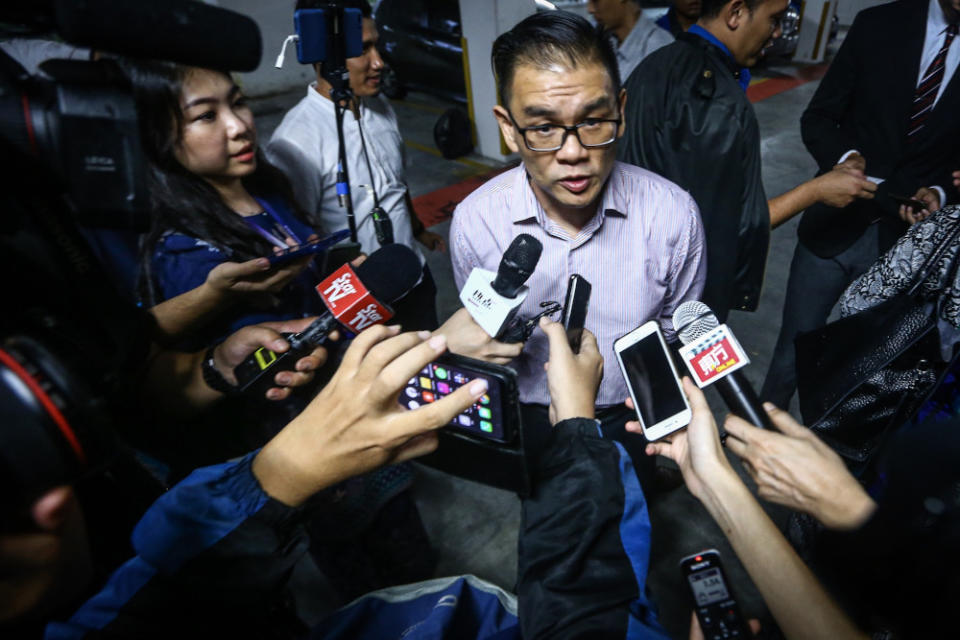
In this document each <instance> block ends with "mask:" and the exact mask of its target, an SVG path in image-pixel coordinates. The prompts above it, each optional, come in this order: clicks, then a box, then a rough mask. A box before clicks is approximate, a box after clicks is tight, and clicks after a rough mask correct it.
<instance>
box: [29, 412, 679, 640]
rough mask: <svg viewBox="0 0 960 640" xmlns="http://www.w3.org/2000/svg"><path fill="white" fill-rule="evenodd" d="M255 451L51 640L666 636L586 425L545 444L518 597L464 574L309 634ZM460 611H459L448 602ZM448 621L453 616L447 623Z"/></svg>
mask: <svg viewBox="0 0 960 640" xmlns="http://www.w3.org/2000/svg"><path fill="white" fill-rule="evenodd" d="M254 455H255V454H250V455H248V456H247V457H245V458H244V459H243V460H242V461H240V462H237V463H228V464H223V465H218V466H215V467H206V468H203V469H198V470H197V471H195V472H194V473H193V474H191V475H190V477H188V478H187V479H185V480H184V481H182V482H181V483H179V484H178V485H176V486H175V487H174V488H173V489H171V490H170V491H169V492H168V493H167V494H165V495H164V496H163V497H162V498H160V499H159V500H158V501H157V502H156V503H155V504H154V505H153V506H152V507H151V508H150V510H149V511H147V513H146V515H144V517H143V519H142V520H141V521H140V523H139V524H138V525H137V528H136V530H135V531H134V535H133V544H134V547H135V548H136V551H137V556H136V557H135V558H133V559H132V560H130V561H129V562H127V563H126V564H125V565H123V567H121V568H120V569H119V570H118V571H117V572H116V573H115V574H114V575H113V576H112V577H111V578H110V581H109V582H108V584H107V586H106V587H105V588H104V589H103V590H102V591H101V592H100V593H99V594H98V595H96V596H95V597H94V598H92V599H91V600H90V601H89V602H87V603H86V604H85V605H84V606H83V607H81V608H80V609H79V610H78V611H77V612H76V613H75V614H74V615H73V617H72V618H71V619H70V620H69V621H68V622H66V623H53V624H51V625H49V626H48V628H47V634H46V637H47V638H49V639H53V638H101V637H104V638H113V637H117V638H128V637H129V638H148V637H158V638H170V637H178V636H182V635H184V633H185V632H186V633H187V635H188V637H205V636H211V637H221V638H292V637H308V636H309V637H310V638H326V639H328V640H329V639H331V638H344V639H346V638H350V639H351V640H354V639H362V638H399V637H401V636H403V637H405V638H409V639H410V640H417V639H423V640H426V639H427V638H430V639H431V640H432V639H434V638H451V639H454V638H455V639H457V640H461V639H464V638H492V637H496V638H497V639H498V640H520V638H521V629H522V638H524V639H526V640H533V639H535V638H546V637H549V638H574V637H578V638H613V637H622V638H626V637H628V630H629V633H630V635H629V637H631V638H637V639H638V640H665V639H666V637H667V636H666V633H665V632H664V631H663V629H662V628H661V627H660V625H659V623H658V622H657V618H656V615H655V613H654V611H653V608H652V605H651V603H650V600H649V599H648V597H647V595H646V589H645V584H646V579H647V575H646V574H647V568H648V566H649V562H650V518H649V516H648V514H647V505H646V500H645V499H644V495H643V491H642V490H641V489H640V484H639V483H638V482H637V477H636V475H635V473H634V471H633V466H632V464H631V462H630V457H629V456H628V455H627V454H626V452H625V451H624V450H623V448H622V447H621V446H620V445H618V444H617V443H615V442H613V441H611V440H605V439H603V438H602V437H601V436H600V434H599V428H598V427H597V423H596V422H595V421H593V420H586V419H572V420H565V421H564V422H561V423H560V424H558V425H557V426H556V427H555V428H554V429H553V430H552V431H551V432H550V436H549V440H548V444H547V446H546V448H545V450H544V453H543V454H541V456H540V457H539V458H538V459H537V460H536V461H535V462H534V469H535V471H534V473H535V476H534V487H535V488H534V491H533V494H532V495H531V496H530V497H529V498H527V499H525V500H524V502H523V522H522V529H521V532H520V553H519V556H520V557H519V569H518V583H517V591H518V597H519V620H518V618H517V600H516V599H514V597H513V596H511V595H510V594H507V593H506V592H503V591H500V590H498V589H496V588H495V587H493V585H490V584H486V583H482V581H479V580H477V579H476V578H473V577H472V576H465V577H461V578H459V579H446V580H432V581H427V582H423V583H416V584H415V585H405V586H401V587H393V588H390V589H387V590H384V591H381V592H376V593H375V594H371V595H368V596H365V597H363V598H361V599H359V600H357V601H355V602H354V603H352V604H350V605H348V606H347V607H345V608H343V609H340V610H339V611H337V612H335V613H333V614H332V615H331V616H329V617H327V618H326V619H324V620H323V621H322V622H321V623H320V624H318V625H317V626H316V627H314V628H313V629H312V630H311V631H309V632H308V630H307V629H306V628H305V627H303V626H302V625H300V623H299V620H298V619H297V618H296V617H295V616H294V615H293V613H294V611H293V609H292V607H291V606H290V602H291V601H290V599H289V598H288V597H286V593H287V592H286V586H287V583H288V581H289V579H290V575H291V573H292V572H293V569H294V566H295V565H296V564H297V562H298V560H299V559H300V558H301V557H302V556H303V555H304V554H305V553H306V551H307V545H308V541H307V535H306V533H305V531H304V529H303V526H302V524H301V523H300V520H301V516H302V513H303V510H301V509H292V508H289V507H287V506H284V505H283V504H280V503H279V502H276V501H274V500H272V499H271V498H270V497H269V496H267V495H266V494H265V493H264V492H263V490H262V489H261V488H260V486H259V484H258V483H257V480H256V478H255V477H254V476H253V474H252V472H251V470H250V465H251V463H252V460H253V457H254ZM452 604H455V606H451V605H452ZM454 610H455V611H456V614H455V615H454V613H453V611H454Z"/></svg>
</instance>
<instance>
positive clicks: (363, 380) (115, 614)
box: [48, 326, 487, 638]
mask: <svg viewBox="0 0 960 640" xmlns="http://www.w3.org/2000/svg"><path fill="white" fill-rule="evenodd" d="M398 331H399V327H384V326H376V327H371V328H370V329H367V330H366V331H364V332H363V333H361V334H360V335H359V336H357V338H355V339H354V341H353V344H351V346H350V348H349V349H347V351H346V353H345V355H344V358H343V361H342V363H341V365H340V368H339V369H338V370H337V372H336V373H335V374H334V376H333V378H332V379H331V380H330V382H329V383H328V384H327V386H326V387H325V388H324V389H323V391H321V392H320V393H319V394H318V395H317V396H316V397H315V398H314V399H313V401H312V402H311V403H310V405H309V406H308V407H307V408H306V409H305V410H304V411H303V412H302V413H301V414H300V415H299V416H297V418H295V419H294V420H293V421H292V422H290V424H288V425H287V426H286V427H284V429H283V430H282V431H281V432H280V433H279V434H277V435H276V436H275V437H274V438H273V439H272V440H271V441H270V442H268V443H267V444H266V445H265V446H264V447H263V449H261V450H260V451H259V452H254V453H251V454H249V455H247V456H246V457H245V458H243V459H242V460H241V461H240V462H236V463H228V464H223V465H218V466H214V467H205V468H202V469H198V470H197V471H194V472H193V473H192V474H191V475H190V476H188V477H187V478H186V479H185V480H184V481H182V482H180V483H179V484H178V485H176V486H175V487H174V488H173V489H171V490H170V491H169V492H167V493H166V494H164V495H163V496H162V497H161V498H160V499H159V500H157V502H155V503H154V504H153V506H151V508H150V509H149V510H148V511H147V513H146V515H144V517H143V518H142V519H141V521H140V523H139V524H138V525H137V527H136V529H135V531H134V535H133V544H134V549H135V550H136V552H137V556H136V557H135V558H133V559H132V560H130V561H129V562H127V563H126V564H124V565H123V566H122V567H121V568H120V569H118V570H117V571H116V572H115V573H114V575H113V576H112V577H111V578H110V581H109V582H108V583H107V585H106V587H105V588H104V589H103V591H101V592H100V593H99V594H98V595H96V596H95V597H94V598H93V599H91V600H90V601H89V602H88V603H87V604H85V605H84V606H83V607H81V608H80V609H79V610H78V611H77V613H76V614H75V615H74V616H73V617H72V618H71V619H70V620H69V621H68V622H67V623H66V624H64V625H52V626H51V627H50V629H49V630H48V635H49V636H50V637H58V638H81V637H85V636H88V635H96V636H97V637H114V636H115V637H140V636H143V635H149V636H150V637H157V636H167V635H173V633H174V631H176V632H179V633H181V634H182V630H183V629H184V628H190V629H191V631H192V632H194V634H195V633H196V632H199V631H201V630H202V631H204V632H212V633H213V634H214V635H215V636H216V637H221V636H226V637H250V636H251V635H252V636H257V635H258V634H259V632H264V633H266V632H270V633H272V634H276V633H278V632H279V633H283V631H286V630H279V631H278V628H277V627H276V626H275V624H274V622H275V612H276V611H277V610H278V609H280V610H282V607H283V600H282V598H281V589H282V588H283V587H284V586H285V585H286V583H287V581H288V579H289V576H290V573H291V571H292V570H293V566H294V565H295V564H296V562H297V560H298V559H299V558H300V557H301V556H302V555H303V554H304V552H305V551H306V549H307V545H308V540H307V536H306V535H305V532H304V531H303V530H302V528H300V527H299V526H298V523H299V517H300V509H299V507H300V506H301V505H302V504H303V503H304V501H306V500H307V499H308V498H309V497H311V496H313V495H314V494H316V493H317V492H318V491H321V490H322V489H325V488H327V487H330V486H332V485H334V484H336V483H338V482H340V481H343V480H346V479H347V478H350V477H352V476H355V475H358V474H362V473H366V472H369V471H371V470H373V469H375V468H377V467H379V466H381V465H384V464H391V463H396V462H400V461H403V460H409V459H411V458H413V457H415V456H418V455H423V454H426V453H429V452H430V451H433V450H434V449H435V448H436V446H437V439H436V433H435V431H436V430H437V429H439V428H440V427H443V426H445V425H446V424H448V423H449V422H450V420H452V419H453V418H454V417H455V416H456V415H458V414H459V413H461V412H462V411H463V410H465V409H466V408H467V407H469V406H470V405H472V404H473V403H475V402H476V401H477V400H478V399H479V398H480V397H481V396H482V395H483V394H484V393H486V391H487V386H486V382H485V381H483V380H477V381H474V382H473V383H472V384H470V385H464V386H463V387H461V388H459V389H457V390H456V391H455V392H454V393H452V394H450V395H448V396H446V397H445V398H443V399H442V400H439V401H437V402H434V403H431V404H429V405H426V406H424V407H421V408H419V409H417V410H415V411H407V410H406V409H403V408H402V407H401V406H400V405H399V404H398V403H397V401H396V398H397V394H399V393H400V390H401V389H402V388H403V386H404V385H405V383H406V381H407V380H409V379H410V378H411V377H412V376H414V375H415V374H416V372H417V371H419V370H420V369H422V368H423V367H424V366H425V365H426V364H428V363H429V362H431V361H432V360H434V359H436V357H437V356H438V355H440V354H441V353H442V352H443V351H444V350H445V348H446V342H445V340H444V339H443V337H442V336H434V337H430V334H429V333H427V332H420V333H406V334H401V335H397V334H398ZM188 624H189V627H186V626H185V625H188ZM258 625H259V626H258ZM298 631H303V629H299V630H298ZM289 635H290V636H294V635H295V634H294V633H293V632H292V631H291V632H290V634H289Z"/></svg>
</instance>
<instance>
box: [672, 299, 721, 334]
mask: <svg viewBox="0 0 960 640" xmlns="http://www.w3.org/2000/svg"><path fill="white" fill-rule="evenodd" d="M719 326H720V322H719V321H718V320H717V316H715V315H714V314H713V311H712V310H711V309H710V307H708V306H707V305H705V304H704V303H702V302H700V301H699V300H688V301H687V302H684V303H682V304H681V305H680V306H679V307H677V310H676V311H674V312H673V329H674V330H675V331H676V332H677V335H678V336H679V337H680V342H682V343H683V344H690V343H691V342H693V341H694V340H696V339H697V338H699V337H700V336H702V335H704V334H706V333H708V332H710V331H713V330H714V329H716V328H717V327H719Z"/></svg>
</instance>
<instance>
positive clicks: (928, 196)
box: [899, 187, 940, 224]
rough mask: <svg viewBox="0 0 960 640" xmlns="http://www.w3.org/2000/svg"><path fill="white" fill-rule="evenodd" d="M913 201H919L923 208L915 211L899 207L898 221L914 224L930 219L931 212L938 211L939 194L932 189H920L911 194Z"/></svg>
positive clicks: (902, 206)
mask: <svg viewBox="0 0 960 640" xmlns="http://www.w3.org/2000/svg"><path fill="white" fill-rule="evenodd" d="M913 199H914V200H919V201H920V202H922V203H923V205H924V206H923V209H921V210H920V211H915V210H914V209H913V208H912V207H908V206H906V205H900V211H899V213H900V219H901V220H903V221H904V222H906V223H907V224H916V223H918V222H920V221H921V220H926V219H927V218H929V217H930V214H931V212H933V211H938V210H939V209H940V194H939V193H937V192H936V190H934V189H930V188H928V187H920V188H919V189H917V192H916V193H915V194H913Z"/></svg>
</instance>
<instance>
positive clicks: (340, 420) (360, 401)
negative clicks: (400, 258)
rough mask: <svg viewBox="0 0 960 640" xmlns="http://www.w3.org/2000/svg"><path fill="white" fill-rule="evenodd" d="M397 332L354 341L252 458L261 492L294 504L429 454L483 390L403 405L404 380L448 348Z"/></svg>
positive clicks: (366, 334)
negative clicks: (337, 365) (306, 402)
mask: <svg viewBox="0 0 960 640" xmlns="http://www.w3.org/2000/svg"><path fill="white" fill-rule="evenodd" d="M398 332H399V327H396V326H393V327H385V326H382V325H377V326H374V327H371V328H369V329H366V330H365V331H363V332H362V333H360V335H358V336H357V337H356V338H354V340H353V344H351V345H350V348H349V349H347V352H346V353H345V354H344V357H343V361H342V362H341V363H340V368H339V369H337V372H336V373H335V374H334V376H333V378H332V379H331V380H330V382H329V383H327V386H325V387H324V388H323V390H322V391H321V392H320V393H319V394H318V395H317V397H316V398H314V399H313V401H312V402H311V403H310V404H309V406H307V408H306V409H304V411H303V412H302V413H301V414H300V415H299V416H297V417H296V418H295V419H294V420H293V421H292V422H291V423H290V424H288V425H287V426H286V427H285V428H284V429H283V431H281V432H280V433H279V434H277V436H276V437H274V438H273V439H272V440H271V441H270V442H268V443H267V445H266V446H264V448H263V449H262V450H261V451H260V453H259V454H258V455H257V457H256V458H255V459H254V462H253V473H254V475H255V476H256V477H257V479H258V481H259V482H260V485H261V486H262V487H263V489H264V491H266V492H267V493H268V494H269V495H271V496H272V497H273V498H275V499H277V500H279V501H281V502H283V503H285V504H288V505H293V506H296V505H299V504H302V503H303V502H304V501H305V500H306V499H307V498H309V497H310V496H312V495H313V494H315V493H316V492H318V491H320V490H321V489H324V488H326V487H329V486H332V485H334V484H336V483H337V482H340V481H342V480H345V479H347V478H349V477H352V476H355V475H359V474H361V473H366V472H368V471H371V470H372V469H375V468H377V467H380V466H382V465H385V464H393V463H397V462H403V461H405V460H410V459H411V458H415V457H417V456H421V455H424V454H427V453H430V452H431V451H433V450H434V449H436V447H437V434H436V433H435V431H436V430H437V429H439V428H440V427H442V426H444V425H446V424H447V423H449V422H450V421H451V420H452V419H453V418H454V417H456V416H457V415H458V414H460V413H462V412H463V411H464V410H465V409H466V408H467V407H469V406H470V405H472V404H473V403H475V402H476V401H477V400H478V399H479V398H480V397H481V396H482V395H483V394H484V393H486V391H487V382H486V380H483V379H477V380H474V381H473V382H471V383H470V384H468V385H463V386H462V387H460V388H459V389H457V390H456V391H454V392H453V393H451V394H450V395H448V396H446V397H444V398H443V399H441V400H438V401H436V402H433V403H430V404H426V405H424V406H422V407H420V408H419V409H416V410H413V411H408V410H406V409H404V408H403V407H401V406H400V403H399V402H398V401H397V396H398V395H399V393H400V391H401V390H402V389H403V387H404V386H405V385H406V383H407V381H408V380H409V379H410V378H412V377H413V376H415V375H416V374H417V372H418V371H420V370H421V369H423V367H424V366H426V365H427V364H428V363H430V362H431V361H433V360H435V359H436V358H437V357H438V356H439V355H440V354H441V353H443V352H444V351H446V346H447V343H446V338H445V337H444V336H443V335H434V336H432V337H431V336H430V334H429V333H428V332H426V331H421V332H418V333H404V334H399V335H398Z"/></svg>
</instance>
